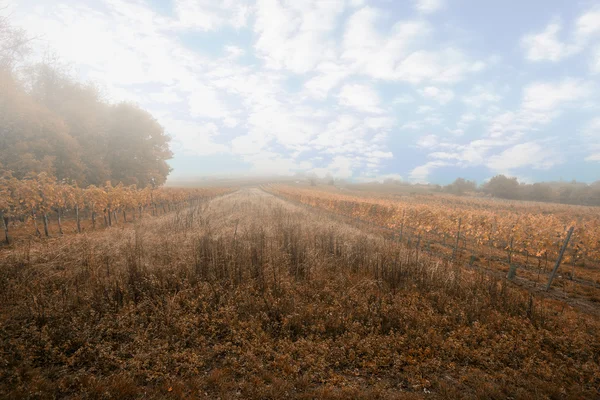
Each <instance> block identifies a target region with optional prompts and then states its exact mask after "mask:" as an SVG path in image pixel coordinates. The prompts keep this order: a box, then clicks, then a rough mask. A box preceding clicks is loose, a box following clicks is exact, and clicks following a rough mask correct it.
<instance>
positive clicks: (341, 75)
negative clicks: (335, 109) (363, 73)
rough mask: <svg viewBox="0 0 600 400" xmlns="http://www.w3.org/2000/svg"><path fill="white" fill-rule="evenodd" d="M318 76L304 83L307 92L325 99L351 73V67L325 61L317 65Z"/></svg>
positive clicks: (314, 96)
mask: <svg viewBox="0 0 600 400" xmlns="http://www.w3.org/2000/svg"><path fill="white" fill-rule="evenodd" d="M316 70H317V71H318V72H319V73H318V75H317V76H315V77H313V78H311V79H309V80H308V81H306V82H305V83H304V90H305V91H306V93H307V94H308V95H309V96H310V97H313V98H315V99H320V100H322V99H325V98H327V96H328V95H329V92H330V91H331V90H333V89H334V88H336V87H337V86H338V85H339V84H340V83H341V82H342V81H343V80H344V79H346V78H347V77H348V76H350V75H351V71H350V70H349V68H347V67H345V66H343V65H338V64H336V63H333V62H325V63H322V64H320V65H319V66H317V68H316Z"/></svg>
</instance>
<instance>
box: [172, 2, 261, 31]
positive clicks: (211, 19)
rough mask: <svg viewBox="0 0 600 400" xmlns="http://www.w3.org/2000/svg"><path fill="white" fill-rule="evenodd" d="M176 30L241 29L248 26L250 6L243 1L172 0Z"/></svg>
mask: <svg viewBox="0 0 600 400" xmlns="http://www.w3.org/2000/svg"><path fill="white" fill-rule="evenodd" d="M173 2H174V4H173V8H174V10H175V14H176V15H177V18H178V19H177V21H176V22H175V23H174V26H175V27H176V28H178V29H197V30H201V31H215V30H218V29H220V28H222V27H224V26H231V27H233V28H235V29H241V28H244V27H246V25H247V24H248V17H249V15H250V8H251V7H250V4H249V2H247V1H245V0H221V1H218V2H216V1H213V0H173Z"/></svg>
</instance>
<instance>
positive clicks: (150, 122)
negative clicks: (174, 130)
mask: <svg viewBox="0 0 600 400" xmlns="http://www.w3.org/2000/svg"><path fill="white" fill-rule="evenodd" d="M109 120H110V121H111V122H110V126H109V128H108V132H107V144H108V148H107V154H106V159H107V160H108V167H109V169H110V172H111V180H112V181H113V183H118V182H123V183H124V184H126V185H133V184H135V185H137V186H141V187H144V186H147V185H149V184H150V183H151V182H152V178H154V179H155V182H156V184H158V185H162V184H163V183H164V182H165V181H166V179H167V176H168V175H169V173H170V172H171V167H170V166H169V164H168V163H167V160H169V159H170V158H172V157H173V153H172V152H171V150H170V149H169V140H170V137H169V136H168V135H166V134H165V131H164V129H163V127H162V126H161V125H160V124H159V123H158V122H157V121H156V120H155V119H154V118H153V117H152V115H150V114H149V113H148V112H146V111H144V110H142V109H141V108H139V107H137V106H135V105H132V104H128V103H121V104H118V105H116V106H113V107H112V108H111V110H110V112H109Z"/></svg>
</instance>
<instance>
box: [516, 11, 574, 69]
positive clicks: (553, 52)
mask: <svg viewBox="0 0 600 400" xmlns="http://www.w3.org/2000/svg"><path fill="white" fill-rule="evenodd" d="M561 30H562V25H561V24H560V22H558V21H555V22H552V23H550V24H549V25H548V26H547V27H546V29H545V30H544V31H543V32H541V33H537V34H529V35H526V36H525V37H523V39H522V40H521V45H522V46H523V47H524V48H525V50H526V57H527V59H528V60H529V61H554V62H556V61H560V60H562V59H563V58H566V57H569V56H571V55H573V54H575V53H576V52H578V51H579V50H580V48H579V46H578V45H576V44H566V43H563V42H562V41H560V40H559V39H558V34H559V33H560V31H561Z"/></svg>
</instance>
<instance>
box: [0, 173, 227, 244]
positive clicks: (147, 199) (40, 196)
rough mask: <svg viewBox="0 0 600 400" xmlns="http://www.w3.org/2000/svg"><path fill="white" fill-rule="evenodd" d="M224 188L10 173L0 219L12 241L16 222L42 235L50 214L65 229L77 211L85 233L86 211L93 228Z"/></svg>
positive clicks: (3, 184)
mask: <svg viewBox="0 0 600 400" xmlns="http://www.w3.org/2000/svg"><path fill="white" fill-rule="evenodd" d="M228 191H229V189H226V188H193V189H182V188H164V187H159V188H154V187H151V186H148V187H145V188H137V187H136V186H135V185H131V186H125V185H123V184H118V185H116V186H113V185H111V183H110V182H107V183H106V184H105V185H104V186H94V185H91V186H88V187H86V188H81V187H79V186H77V184H67V183H65V182H58V181H56V179H54V178H53V177H51V176H49V175H47V174H45V173H42V174H39V175H35V176H31V177H29V178H27V179H21V180H19V179H16V178H14V177H11V176H4V177H0V220H1V223H2V226H3V229H4V240H5V241H6V243H9V242H10V226H11V223H12V224H16V223H21V224H31V225H33V229H34V232H35V234H36V235H37V236H42V233H41V231H40V227H39V223H38V221H39V220H40V219H41V221H42V225H43V230H44V235H45V236H49V219H50V216H51V215H55V216H56V221H57V224H58V231H59V233H60V234H63V224H62V221H63V218H64V217H65V216H66V215H69V216H73V219H74V220H75V224H76V225H75V226H76V228H75V229H76V231H77V232H79V233H81V231H82V227H81V221H82V215H83V214H85V215H87V216H88V217H89V218H90V219H91V226H92V229H95V228H96V225H97V221H98V220H101V223H103V224H104V226H112V225H113V224H114V223H116V222H118V219H119V218H120V216H122V219H123V221H127V217H128V215H129V216H130V219H131V220H133V221H135V219H136V216H137V218H141V217H142V216H143V215H144V214H145V213H150V214H151V215H158V214H159V213H160V212H161V211H162V213H166V212H169V211H172V210H176V209H180V208H182V207H185V206H189V205H193V204H197V203H198V202H200V201H202V200H204V199H207V198H211V197H215V196H218V195H221V194H225V193H227V192H228Z"/></svg>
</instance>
